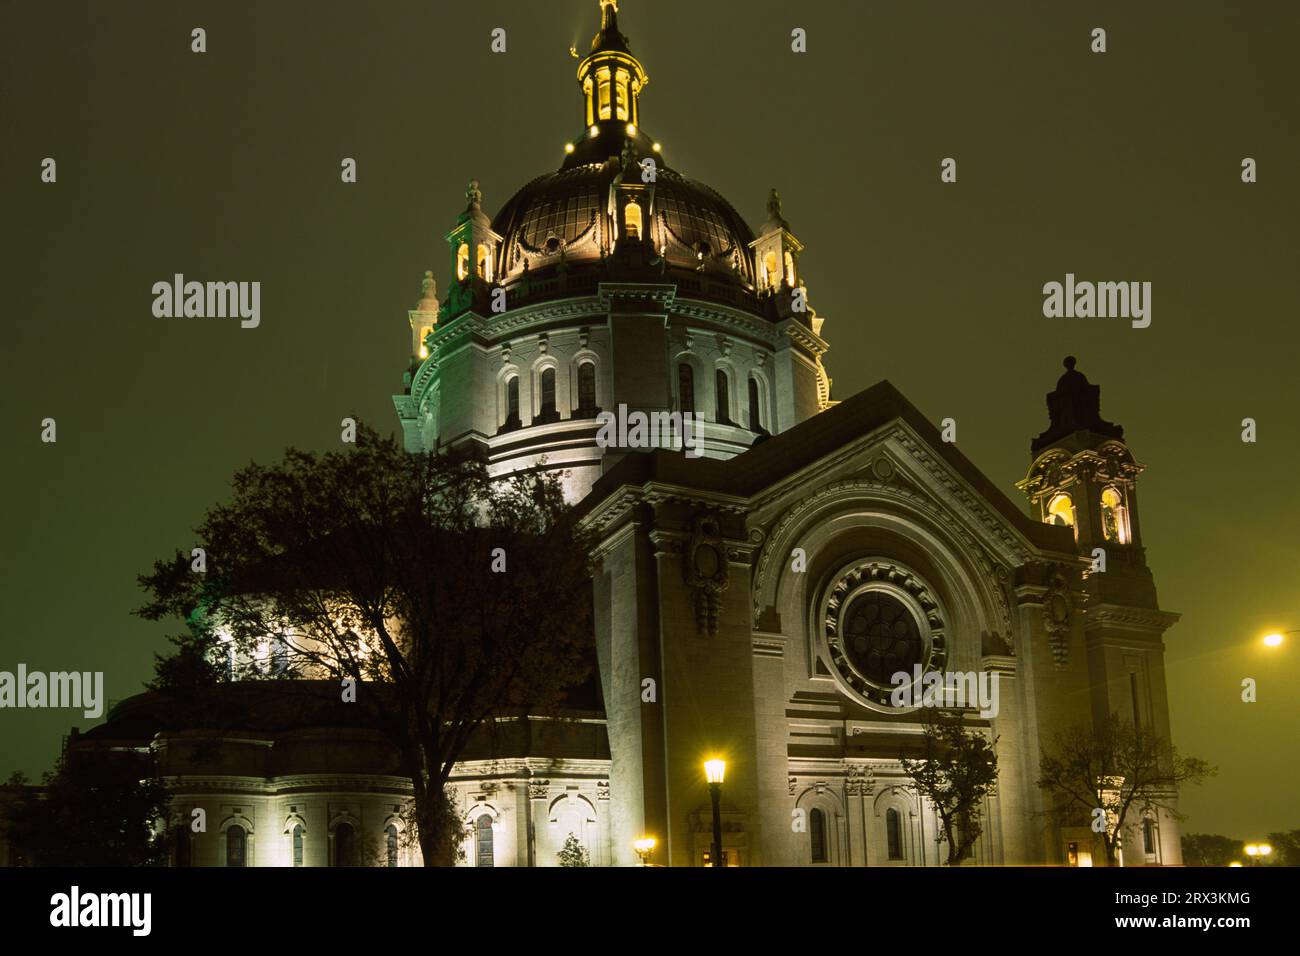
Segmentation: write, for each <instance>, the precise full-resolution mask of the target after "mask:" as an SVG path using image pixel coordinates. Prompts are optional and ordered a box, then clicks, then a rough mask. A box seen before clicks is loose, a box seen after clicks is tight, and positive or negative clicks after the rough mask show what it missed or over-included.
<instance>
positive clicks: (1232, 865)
mask: <svg viewBox="0 0 1300 956" xmlns="http://www.w3.org/2000/svg"><path fill="white" fill-rule="evenodd" d="M1228 866H1229V867H1234V866H1241V864H1240V863H1238V862H1237V861H1236V860H1233V861H1232V862H1231V863H1229V864H1228Z"/></svg>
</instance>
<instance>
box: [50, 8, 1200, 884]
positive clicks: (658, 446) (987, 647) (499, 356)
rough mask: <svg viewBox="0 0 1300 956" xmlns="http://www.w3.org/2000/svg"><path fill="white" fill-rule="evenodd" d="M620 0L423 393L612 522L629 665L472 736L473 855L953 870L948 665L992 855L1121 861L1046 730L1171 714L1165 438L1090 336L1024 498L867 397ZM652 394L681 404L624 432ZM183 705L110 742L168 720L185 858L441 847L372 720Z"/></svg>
mask: <svg viewBox="0 0 1300 956" xmlns="http://www.w3.org/2000/svg"><path fill="white" fill-rule="evenodd" d="M599 13H600V24H599V29H598V31H597V33H596V35H595V37H594V39H593V40H592V42H591V46H590V49H589V51H587V52H586V53H585V55H584V56H583V57H582V58H581V59H580V61H579V62H578V65H577V84H578V87H579V90H580V92H581V106H580V110H581V115H580V116H575V118H574V119H575V122H574V127H575V129H577V130H578V132H577V134H576V135H575V136H574V138H573V139H572V141H571V142H570V143H569V144H568V145H567V146H566V147H565V158H564V160H563V163H562V164H561V165H560V167H559V168H558V169H557V170H555V171H553V172H547V173H544V174H543V175H541V176H538V177H537V178H535V179H533V180H532V181H530V182H528V183H527V184H525V185H524V186H523V187H522V188H521V189H519V190H518V192H516V193H515V194H514V196H513V197H511V198H510V199H509V200H508V201H506V202H505V204H504V205H503V206H501V208H500V209H499V211H497V213H496V215H495V216H489V215H488V213H487V212H486V211H485V208H484V193H483V192H482V190H481V189H480V186H479V184H478V183H477V182H471V183H470V186H469V189H468V191H467V194H466V199H467V204H466V207H465V209H464V211H463V212H462V213H461V214H460V216H459V217H458V218H457V219H456V221H455V223H454V225H453V226H452V228H451V230H450V231H449V232H448V233H447V236H446V238H447V243H448V255H449V264H450V268H451V279H450V283H449V286H448V289H447V292H446V294H445V296H442V297H439V295H438V291H437V287H436V283H435V280H434V278H433V274H432V273H431V272H430V273H426V275H425V279H424V294H423V297H422V298H421V299H420V300H419V301H418V303H417V304H416V305H415V307H414V308H413V309H412V310H411V311H410V312H409V313H408V320H409V323H410V332H411V358H410V362H409V365H408V367H407V369H406V371H405V373H404V376H403V383H402V389H401V392H400V394H397V395H395V396H394V397H393V402H394V405H395V407H396V411H397V416H398V419H399V420H400V424H401V430H402V436H403V440H404V442H405V444H406V446H407V448H408V449H410V450H429V451H437V450H439V449H444V448H449V447H453V446H459V445H462V444H464V443H474V444H476V445H478V446H479V447H481V448H482V449H483V451H484V452H485V453H486V455H487V456H488V460H489V462H490V466H491V468H492V469H493V472H494V473H495V474H508V473H511V472H514V471H518V470H525V471H531V470H539V469H546V470H554V471H556V472H558V473H559V474H561V475H562V476H563V481H564V487H565V490H566V494H567V495H568V496H569V498H570V499H571V500H572V501H573V502H574V504H575V505H576V507H577V508H578V509H579V511H580V514H581V516H582V522H583V524H584V525H585V527H586V528H588V529H589V530H590V531H591V532H593V534H594V536H595V539H596V541H597V545H596V550H595V554H594V556H593V557H594V560H595V567H596V571H595V577H594V581H593V593H594V601H595V611H596V613H595V625H596V634H595V638H596V640H595V643H596V649H597V662H596V665H597V666H596V674H597V675H598V680H597V681H594V682H593V684H592V686H591V687H590V688H589V690H588V692H585V693H584V694H580V695H578V696H577V698H575V700H574V701H573V711H572V713H571V714H569V715H568V719H566V720H563V721H557V720H546V719H543V718H536V717H529V718H526V719H521V720H520V721H518V722H517V723H518V726H515V727H514V728H513V729H512V730H511V731H510V732H508V733H504V734H502V735H501V736H500V737H499V738H498V739H497V740H495V741H494V745H493V747H492V748H491V749H487V748H480V749H477V750H473V751H472V752H471V753H469V754H467V755H466V759H465V760H464V761H462V762H461V764H459V765H458V768H457V774H456V777H455V779H454V788H455V794H454V796H455V801H456V803H457V805H458V807H459V808H460V810H461V812H462V814H463V821H464V824H465V833H466V836H465V846H464V848H463V849H464V853H463V859H462V865H466V866H554V865H557V863H558V861H559V857H560V851H561V849H562V848H563V846H564V844H565V843H566V841H568V840H569V839H570V837H572V838H573V839H574V840H576V841H577V843H578V844H579V845H580V847H581V848H582V849H583V850H585V852H586V854H587V855H588V857H589V859H590V862H591V863H592V864H593V865H611V866H622V865H636V864H637V863H639V862H643V860H644V859H648V860H649V862H651V863H654V864H659V865H666V866H701V865H707V864H709V863H716V862H718V860H717V859H716V858H715V857H714V856H713V854H715V853H717V852H719V850H720V852H721V855H722V861H721V862H722V863H723V864H724V865H728V866H811V865H829V866H935V865H939V864H941V863H942V862H943V861H944V859H945V849H944V844H943V843H942V841H941V834H942V831H941V828H940V825H939V821H938V820H937V817H936V813H935V810H934V807H933V806H932V805H930V804H929V803H928V802H927V801H926V800H924V799H922V798H921V797H920V796H919V795H918V792H917V789H916V787H915V785H914V783H913V782H912V780H911V779H910V777H909V776H908V775H907V774H906V773H905V772H904V769H903V765H902V763H901V761H900V755H908V754H913V753H915V752H916V747H917V744H918V741H919V740H920V738H921V733H922V723H921V714H919V713H918V707H916V706H899V704H898V702H897V700H896V699H895V698H894V696H893V692H894V691H895V690H896V689H897V680H896V676H897V675H899V674H906V675H917V677H918V678H919V676H920V675H921V674H929V673H932V672H939V673H958V674H975V675H980V676H981V677H984V678H992V679H993V680H994V683H995V685H996V687H997V688H998V689H999V690H998V694H997V695H996V697H995V701H996V706H994V707H992V708H981V707H980V706H977V705H974V704H970V705H969V706H967V707H966V708H965V710H964V711H963V714H964V718H965V723H966V726H967V728H969V729H971V730H974V731H977V732H979V733H983V734H987V735H988V737H989V739H990V740H991V741H994V742H995V743H994V746H995V749H996V753H997V758H998V780H997V784H996V787H995V788H994V790H993V791H992V792H991V793H990V794H989V795H988V797H987V799H986V800H985V804H984V806H983V808H982V809H983V823H984V827H983V834H982V836H981V837H980V839H979V841H978V843H977V844H976V846H975V850H974V857H973V860H972V862H974V863H976V864H980V865H999V864H1057V865H1089V864H1090V863H1091V862H1092V861H1093V860H1094V859H1095V857H1096V856H1097V852H1098V851H1097V849H1096V847H1095V846H1094V842H1093V834H1092V833H1091V831H1090V830H1089V828H1088V827H1086V826H1084V827H1081V828H1077V829H1076V828H1070V827H1062V826H1059V825H1058V824H1057V823H1055V822H1054V821H1053V820H1052V819H1051V818H1050V817H1048V816H1047V815H1046V814H1044V812H1043V811H1044V809H1045V797H1044V794H1043V792H1042V791H1041V790H1040V789H1039V788H1038V786H1037V779H1038V767H1039V762H1040V758H1041V755H1042V753H1043V752H1044V750H1045V748H1047V747H1048V746H1049V745H1050V742H1051V740H1052V738H1053V735H1054V734H1055V733H1056V732H1058V731H1060V730H1062V729H1064V728H1066V727H1069V726H1072V725H1078V724H1081V723H1084V724H1086V723H1087V722H1089V721H1097V720H1100V719H1102V718H1104V717H1105V716H1106V715H1107V714H1109V713H1112V712H1117V713H1119V714H1120V715H1121V716H1123V717H1124V718H1126V719H1129V720H1132V721H1134V722H1135V723H1137V724H1138V725H1140V726H1143V727H1150V728H1154V729H1155V730H1156V731H1157V732H1158V733H1159V734H1160V735H1161V736H1163V737H1165V738H1166V739H1167V738H1168V737H1169V718H1168V707H1167V702H1166V691H1165V677H1164V669H1163V667H1164V665H1163V643H1162V636H1163V634H1164V632H1165V630H1166V629H1167V628H1168V627H1170V626H1171V625H1172V624H1173V623H1174V622H1175V621H1176V620H1177V618H1178V615H1176V614H1173V613H1170V612H1166V611H1162V610H1161V609H1160V608H1159V605H1158V602H1157V599H1156V591H1155V585H1154V582H1153V579H1152V575H1151V572H1150V570H1149V569H1148V567H1147V564H1146V560H1145V552H1144V549H1143V545H1142V531H1141V525H1140V521H1139V518H1140V509H1139V503H1138V493H1137V483H1138V477H1139V475H1140V474H1141V473H1142V471H1143V467H1144V466H1143V465H1141V464H1139V463H1138V462H1137V460H1136V459H1135V458H1134V456H1133V454H1132V453H1131V452H1130V450H1129V447H1128V444H1127V443H1126V441H1125V438H1124V432H1123V429H1122V428H1121V427H1120V426H1118V425H1115V424H1112V423H1110V422H1108V421H1105V420H1104V419H1103V418H1102V417H1101V409H1100V390H1099V387H1098V386H1097V385H1094V384H1091V383H1089V381H1088V379H1087V378H1086V377H1085V375H1084V374H1083V373H1082V372H1081V371H1080V370H1079V369H1077V368H1075V360H1074V359H1073V358H1067V359H1066V361H1065V366H1066V367H1065V370H1064V374H1062V375H1060V378H1059V380H1058V381H1057V383H1056V386H1055V388H1054V389H1053V390H1052V391H1051V392H1050V393H1049V394H1048V396H1047V406H1048V407H1047V411H1048V424H1047V428H1046V430H1045V431H1044V432H1043V433H1042V434H1040V435H1038V436H1037V437H1035V438H1033V439H1032V441H1031V443H1030V454H1029V455H1028V456H1027V461H1026V465H1027V471H1026V477H1025V478H1024V480H1023V481H1021V482H1019V484H1018V486H1017V487H1018V490H1019V492H1020V493H1022V494H1023V495H1024V499H1025V500H1024V501H1022V502H1019V503H1015V502H1013V501H1012V500H1011V499H1009V498H1008V497H1007V495H1006V494H1004V492H1003V491H1002V490H1000V489H999V488H997V487H995V486H994V485H993V484H992V483H991V482H990V481H989V480H988V479H987V478H985V477H984V475H983V474H982V473H981V472H980V471H979V470H978V469H977V468H976V467H975V466H974V465H973V464H972V463H971V462H970V461H968V460H967V459H966V458H965V457H964V456H963V455H962V454H961V452H959V451H958V450H957V449H956V447H955V446H954V445H953V444H952V443H951V442H948V441H945V440H944V439H943V436H942V435H941V433H940V430H939V429H938V428H937V427H936V426H935V425H934V424H932V423H931V422H930V421H928V420H926V418H924V417H923V416H922V415H921V414H920V413H919V412H918V411H917V410H916V408H914V407H913V406H912V405H911V404H910V403H909V402H908V400H907V399H906V398H905V397H904V396H903V395H902V394H901V393H900V392H899V391H898V390H897V389H896V388H895V387H894V386H893V385H891V384H890V383H888V382H880V383H879V384H877V385H874V386H872V387H871V388H868V389H866V390H865V391H863V392H860V393H859V394H857V395H854V396H852V397H850V398H847V399H845V400H843V401H838V402H837V401H833V400H832V399H831V382H830V378H829V377H828V375H827V372H826V369H825V367H824V366H823V363H822V359H823V356H824V355H825V353H826V351H827V348H828V346H827V340H826V338H825V337H824V335H823V333H824V330H825V322H826V320H825V319H824V318H822V317H820V316H818V315H817V314H816V312H815V310H814V309H813V308H812V306H811V304H810V298H809V292H808V289H807V287H806V285H805V284H804V281H803V278H802V275H801V272H800V260H801V257H802V255H803V252H804V246H803V243H802V242H801V241H800V239H799V238H798V237H797V236H796V234H795V232H794V227H793V226H792V225H791V224H790V223H789V222H788V221H787V220H786V219H785V215H786V213H785V211H784V210H783V208H782V204H781V200H780V197H779V195H778V194H777V192H776V191H775V190H773V191H772V192H771V194H770V195H769V197H768V200H767V210H766V211H767V218H766V220H765V221H764V222H762V223H761V225H759V227H758V228H757V229H753V228H751V227H750V225H749V224H748V223H747V222H746V221H745V219H744V218H743V217H742V216H741V215H740V214H739V213H737V211H736V210H735V209H734V208H733V207H732V205H731V204H730V203H729V202H728V201H727V200H726V199H724V198H723V196H722V195H721V194H719V193H718V192H716V191H715V190H713V189H712V188H710V187H709V186H706V185H704V184H702V183H700V182H697V181H695V180H693V179H690V178H688V177H687V176H686V175H685V174H684V173H683V172H680V171H678V170H677V169H675V168H674V167H673V166H672V165H670V164H669V162H668V161H667V159H666V158H665V156H664V155H663V152H662V151H661V148H660V145H659V144H658V143H657V142H656V141H655V140H654V138H653V136H651V135H650V133H649V132H648V129H647V126H646V124H645V123H644V122H643V118H642V115H641V97H642V95H643V93H644V92H645V90H646V88H647V85H648V82H649V77H648V76H647V74H646V71H645V69H644V68H643V66H642V64H641V62H640V61H639V60H638V59H637V58H636V56H634V55H633V53H632V50H631V46H630V44H629V41H628V38H627V37H626V36H625V35H624V34H623V33H622V32H621V31H620V27H619V22H618V4H617V2H616V0H600V6H599ZM579 121H580V122H579ZM636 414H640V415H641V416H643V417H644V418H645V419H647V420H651V421H655V420H657V421H660V422H663V423H667V427H665V428H664V429H661V430H659V431H655V430H653V429H652V430H650V431H649V432H648V433H646V432H638V431H636V430H629V431H627V432H626V434H624V432H623V431H620V432H619V438H620V440H618V441H611V440H610V439H609V429H602V424H603V423H604V422H606V421H608V419H609V416H614V415H617V416H621V417H622V418H623V419H627V418H630V417H631V416H633V415H636ZM688 444H689V445H690V448H689V449H688V447H687V446H688ZM917 699H919V695H917ZM968 703H969V702H968ZM151 706H152V705H151V700H150V695H141V696H140V697H137V698H133V699H132V700H129V701H126V702H123V703H122V704H120V705H118V707H116V708H114V710H113V713H112V715H111V717H110V720H109V721H108V723H107V724H105V725H104V726H102V727H99V728H96V729H95V730H94V731H91V732H89V733H87V734H84V735H81V737H80V738H79V739H78V741H77V742H76V743H74V745H79V746H91V745H94V744H95V742H96V741H98V742H99V743H100V744H101V745H111V744H116V745H130V744H131V743H132V742H133V741H134V742H135V745H145V746H148V745H149V743H150V742H152V745H153V746H154V748H155V751H156V752H157V753H158V754H159V755H160V759H161V761H162V767H163V771H162V772H163V773H164V776H165V779H166V780H167V782H168V785H169V787H170V788H171V789H172V791H173V793H174V794H175V813H176V820H175V821H173V822H174V824H175V825H177V826H179V827H181V828H182V829H183V823H184V821H187V820H189V819H190V817H191V814H192V813H193V812H194V810H196V809H202V810H203V812H204V814H205V816H206V819H207V821H208V826H207V829H206V831H205V832H203V833H198V834H193V835H192V836H187V837H186V838H185V839H184V840H182V841H181V842H180V843H179V844H178V847H177V849H176V851H175V853H176V862H177V864H178V865H195V866H198V865H204V866H244V865H249V866H253V865H256V866H304V865H305V866H334V865H354V864H367V863H368V864H373V865H389V866H399V865H415V864H417V863H418V862H419V860H418V859H417V857H418V852H419V851H418V848H415V847H412V846H411V845H410V841H409V839H406V838H405V836H406V835H405V833H404V828H405V826H406V824H405V820H406V819H407V817H406V815H405V813H404V808H405V807H406V805H407V804H408V803H409V799H410V798H409V794H410V784H409V781H404V780H403V778H402V777H401V775H400V774H399V773H397V772H396V769H395V764H394V761H393V760H392V759H391V758H390V757H389V756H388V755H386V752H385V751H384V748H383V747H382V746H380V745H378V744H377V743H376V742H375V739H374V736H373V733H372V732H371V731H369V730H367V729H366V728H364V727H340V726H333V725H330V721H329V720H328V719H326V718H324V717H322V718H320V719H319V720H316V719H314V718H313V716H312V712H311V709H310V708H306V709H303V708H297V709H295V712H294V713H292V714H289V713H279V714H275V713H267V714H266V718H265V720H264V721H262V722H261V723H260V725H258V726H249V727H246V728H242V729H241V730H240V732H239V733H226V734H224V735H223V739H222V742H221V746H220V747H219V748H218V749H217V750H216V751H199V750H197V749H195V748H192V747H186V746H184V743H185V740H184V738H185V737H186V735H187V734H198V733H200V732H199V731H186V732H175V731H167V732H158V731H157V721H156V720H155V719H154V718H153V716H152V715H151V709H150V708H151ZM200 753H201V754H202V756H201V757H200V756H199V755H200ZM709 758H718V759H722V760H725V763H726V770H725V780H724V783H723V785H722V787H721V797H720V811H719V812H720V816H721V824H722V840H721V846H720V848H715V847H714V845H713V838H714V837H713V818H712V809H711V798H710V790H709V786H708V784H707V783H706V780H705V775H704V769H703V763H704V761H705V760H706V759H709ZM1129 825H1130V827H1131V829H1132V832H1131V833H1130V834H1128V835H1127V838H1126V839H1125V840H1124V860H1123V862H1124V863H1125V865H1144V864H1148V865H1170V864H1178V863H1180V862H1181V855H1180V849H1179V834H1178V828H1177V822H1176V821H1175V820H1174V819H1173V818H1172V817H1171V816H1170V815H1169V814H1168V813H1167V812H1166V811H1149V812H1147V814H1146V815H1144V816H1142V817H1140V818H1138V819H1134V818H1132V817H1131V818H1130V820H1129ZM647 837H649V838H653V839H654V841H655V843H654V847H653V849H652V850H647V849H646V845H645V844H644V843H643V844H642V845H641V848H640V851H638V848H637V846H636V844H637V842H638V841H640V840H643V838H647ZM570 842H572V841H570ZM642 854H644V856H643V855H642ZM1097 862H1099V863H1104V857H1102V858H1101V859H1100V860H1099V861H1097Z"/></svg>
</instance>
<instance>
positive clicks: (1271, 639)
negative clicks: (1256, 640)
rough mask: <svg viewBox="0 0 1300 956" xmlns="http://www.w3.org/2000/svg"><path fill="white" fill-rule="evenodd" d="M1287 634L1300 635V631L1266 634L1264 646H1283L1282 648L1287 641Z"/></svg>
mask: <svg viewBox="0 0 1300 956" xmlns="http://www.w3.org/2000/svg"><path fill="white" fill-rule="evenodd" d="M1286 634H1300V630H1294V631H1274V632H1273V633H1272V634H1265V635H1264V646H1265V647H1281V646H1282V643H1283V642H1284V641H1285V640H1286V638H1285V637H1284V635H1286Z"/></svg>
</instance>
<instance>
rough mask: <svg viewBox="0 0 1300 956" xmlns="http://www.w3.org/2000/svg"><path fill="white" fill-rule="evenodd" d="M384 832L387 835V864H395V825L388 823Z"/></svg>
mask: <svg viewBox="0 0 1300 956" xmlns="http://www.w3.org/2000/svg"><path fill="white" fill-rule="evenodd" d="M384 832H385V834H386V835H387V837H388V865H389V866H397V827H396V826H394V825H393V824H391V823H390V824H388V829H387V830H385V831H384Z"/></svg>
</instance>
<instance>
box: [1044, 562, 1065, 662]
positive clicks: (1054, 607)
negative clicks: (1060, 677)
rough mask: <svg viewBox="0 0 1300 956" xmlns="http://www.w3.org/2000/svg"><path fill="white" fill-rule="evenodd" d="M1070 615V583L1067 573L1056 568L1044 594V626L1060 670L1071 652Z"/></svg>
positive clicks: (1054, 659) (1054, 660)
mask: <svg viewBox="0 0 1300 956" xmlns="http://www.w3.org/2000/svg"><path fill="white" fill-rule="evenodd" d="M1070 616H1071V607H1070V588H1069V585H1067V584H1066V581H1065V575H1064V574H1062V573H1061V572H1060V571H1059V570H1054V571H1053V572H1052V576H1051V578H1050V579H1049V583H1048V586H1047V593H1046V594H1044V595H1043V628H1044V629H1045V630H1046V631H1047V644H1048V646H1049V647H1050V648H1051V650H1052V661H1053V663H1054V664H1055V666H1056V669H1057V670H1058V671H1059V670H1064V669H1065V665H1066V663H1067V660H1068V657H1069V653H1070Z"/></svg>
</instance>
